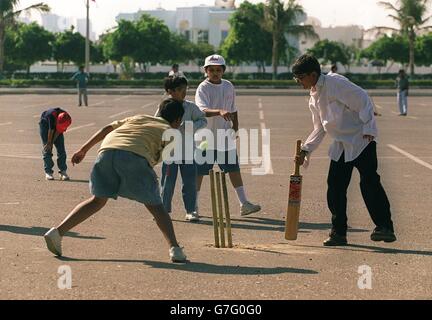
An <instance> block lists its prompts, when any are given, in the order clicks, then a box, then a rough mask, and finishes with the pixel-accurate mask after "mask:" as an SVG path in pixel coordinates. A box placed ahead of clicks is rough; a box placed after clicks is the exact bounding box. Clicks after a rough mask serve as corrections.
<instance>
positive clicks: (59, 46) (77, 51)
mask: <svg viewBox="0 0 432 320" xmlns="http://www.w3.org/2000/svg"><path fill="white" fill-rule="evenodd" d="M84 52H85V38H84V37H83V36H82V35H81V34H80V33H79V32H74V27H73V26H72V28H71V29H70V30H66V31H64V32H61V33H57V34H56V39H55V41H54V45H53V57H54V60H55V61H57V63H61V64H62V65H63V64H64V63H69V62H73V63H74V64H75V65H77V66H79V65H83V64H84V63H85V55H84Z"/></svg>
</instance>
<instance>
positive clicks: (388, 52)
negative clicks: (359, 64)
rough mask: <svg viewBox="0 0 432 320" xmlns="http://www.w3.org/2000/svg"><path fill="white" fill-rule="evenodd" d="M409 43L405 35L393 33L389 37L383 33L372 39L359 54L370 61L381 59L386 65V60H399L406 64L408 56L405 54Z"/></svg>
mask: <svg viewBox="0 0 432 320" xmlns="http://www.w3.org/2000/svg"><path fill="white" fill-rule="evenodd" d="M408 48H409V44H408V39H407V38H406V37H403V36H400V35H393V36H391V37H389V36H387V35H384V36H383V37H382V38H380V39H378V40H376V41H374V42H373V43H372V44H371V45H370V46H369V47H367V48H366V49H364V50H362V52H361V54H360V56H361V57H362V58H367V59H369V60H371V61H375V62H377V61H383V64H384V65H386V64H387V61H391V62H392V64H393V62H399V63H402V64H407V63H408V62H409V60H408V56H407V55H406V54H405V53H406V52H407V51H408Z"/></svg>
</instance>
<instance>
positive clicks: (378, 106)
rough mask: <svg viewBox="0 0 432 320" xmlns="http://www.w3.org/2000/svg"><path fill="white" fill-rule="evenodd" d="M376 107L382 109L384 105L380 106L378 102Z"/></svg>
mask: <svg viewBox="0 0 432 320" xmlns="http://www.w3.org/2000/svg"><path fill="white" fill-rule="evenodd" d="M375 107H377V108H378V109H382V108H383V107H382V106H380V105H379V104H376V105H375Z"/></svg>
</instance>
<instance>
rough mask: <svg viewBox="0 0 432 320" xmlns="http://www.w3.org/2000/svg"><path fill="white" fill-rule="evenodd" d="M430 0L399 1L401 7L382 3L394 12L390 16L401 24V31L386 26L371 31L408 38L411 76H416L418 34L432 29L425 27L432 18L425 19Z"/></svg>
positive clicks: (381, 2) (381, 3)
mask: <svg viewBox="0 0 432 320" xmlns="http://www.w3.org/2000/svg"><path fill="white" fill-rule="evenodd" d="M429 2H430V0H398V1H397V4H398V5H399V7H396V6H394V5H393V4H391V3H390V2H385V1H380V2H379V5H381V6H383V7H385V8H386V9H388V10H390V11H393V14H389V15H388V16H389V17H391V18H392V19H393V20H395V21H397V23H398V24H399V29H396V28H390V27H385V26H379V27H374V28H372V29H371V30H378V31H379V32H381V31H395V32H397V33H399V34H401V35H402V36H406V37H408V42H409V69H410V74H411V75H413V74H414V48H415V39H416V37H417V33H419V32H422V31H426V30H428V29H431V28H432V26H425V24H426V23H427V22H428V21H429V19H430V18H431V17H427V18H423V17H424V15H425V14H426V11H427V8H428V4H429Z"/></svg>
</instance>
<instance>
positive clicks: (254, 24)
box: [221, 1, 283, 72]
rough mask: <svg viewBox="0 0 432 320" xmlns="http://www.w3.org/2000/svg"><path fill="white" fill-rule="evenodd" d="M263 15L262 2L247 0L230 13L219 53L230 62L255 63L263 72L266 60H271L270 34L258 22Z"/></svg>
mask: <svg viewBox="0 0 432 320" xmlns="http://www.w3.org/2000/svg"><path fill="white" fill-rule="evenodd" d="M263 16H264V4H262V3H260V4H256V5H254V4H251V3H250V2H247V1H246V2H243V3H242V4H241V5H240V7H239V8H238V9H237V10H236V11H235V12H234V13H233V14H232V16H231V17H230V19H229V24H230V31H229V34H228V37H227V38H226V39H225V41H224V42H223V43H222V45H221V53H222V55H223V56H224V57H225V58H226V59H227V60H228V61H229V62H230V64H240V63H242V62H246V63H255V64H256V65H257V66H258V68H259V69H261V70H262V71H263V72H265V65H266V62H267V63H268V62H270V61H271V52H270V51H269V50H268V48H270V47H271V46H272V34H271V33H270V32H268V31H266V30H264V29H263V28H262V26H261V24H260V21H261V20H262V17H263ZM280 54H283V52H282V53H281V52H280Z"/></svg>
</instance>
